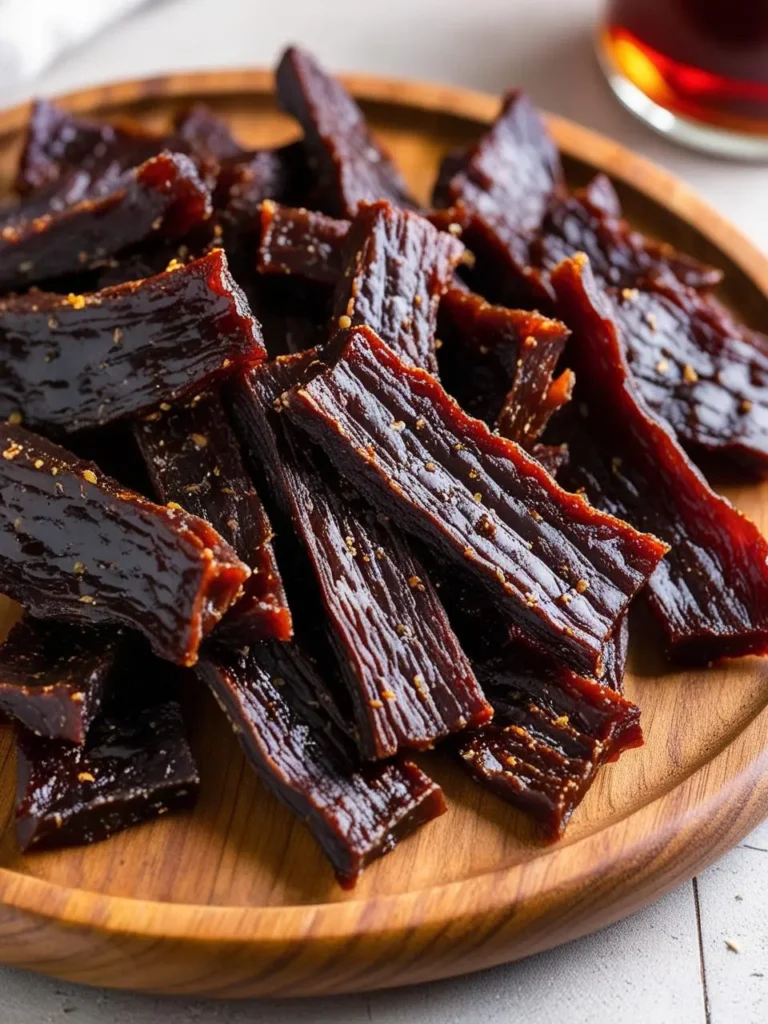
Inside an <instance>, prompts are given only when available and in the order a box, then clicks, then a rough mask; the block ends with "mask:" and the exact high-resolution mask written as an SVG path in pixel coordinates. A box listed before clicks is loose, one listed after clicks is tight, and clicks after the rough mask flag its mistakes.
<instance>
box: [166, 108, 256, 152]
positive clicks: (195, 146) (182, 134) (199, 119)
mask: <svg viewBox="0 0 768 1024" xmlns="http://www.w3.org/2000/svg"><path fill="white" fill-rule="evenodd" d="M173 124H174V130H175V131H174V138H178V139H182V140H183V141H184V142H186V143H187V144H188V145H189V148H190V150H191V152H192V153H194V154H195V155H196V156H197V157H199V158H201V159H203V160H208V161H217V162H220V161H224V160H227V159H232V158H234V157H239V156H241V155H242V154H243V152H244V149H243V147H242V146H241V145H240V143H239V142H238V141H237V139H236V138H235V137H234V135H233V134H232V129H231V128H230V127H229V125H228V124H227V122H226V121H225V120H224V119H223V118H221V117H218V116H217V115H216V114H214V112H213V111H212V110H211V109H210V107H206V106H205V104H203V103H196V104H194V105H193V106H191V107H187V108H186V109H184V110H181V111H180V112H179V113H178V114H177V115H176V117H175V118H174V121H173Z"/></svg>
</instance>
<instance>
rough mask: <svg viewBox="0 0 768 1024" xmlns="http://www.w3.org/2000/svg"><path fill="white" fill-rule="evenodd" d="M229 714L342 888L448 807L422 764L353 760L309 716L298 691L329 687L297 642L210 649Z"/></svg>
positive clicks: (206, 672)
mask: <svg viewBox="0 0 768 1024" xmlns="http://www.w3.org/2000/svg"><path fill="white" fill-rule="evenodd" d="M197 672H198V674H199V675H200V676H201V678H202V679H203V680H204V681H205V682H206V683H207V684H208V686H209V687H210V688H211V690H212V691H213V694H214V696H215V697H216V698H217V700H218V701H219V703H220V704H221V706H222V708H223V710H224V713H225V714H226V715H227V717H228V718H229V719H230V721H231V722H232V725H233V727H234V728H235V730H236V732H237V737H238V739H239V741H240V744H241V746H242V747H243V750H244V751H245V754H246V757H247V758H248V761H249V763H250V764H251V765H252V766H253V768H254V769H255V770H256V772H257V773H258V775H259V777H260V778H261V779H262V780H263V781H264V783H265V784H266V785H267V787H268V788H269V789H270V790H271V791H272V793H274V795H275V796H276V797H277V798H278V800H280V801H281V802H282V803H284V804H285V805H286V806H287V807H288V808H289V809H290V810H291V811H293V813H294V814H296V815H297V816H298V817H299V818H300V819H301V820H302V821H303V822H304V823H305V824H306V825H307V827H308V828H309V830H310V831H311V833H312V835H313V836H314V837H315V839H316V840H317V842H318V843H319V845H320V846H321V848H322V850H323V853H324V854H325V855H326V857H327V858H328V860H329V861H330V863H331V866H332V867H333V870H334V872H335V874H336V877H337V879H338V881H339V883H340V884H341V885H342V886H344V887H345V888H351V887H352V886H354V885H355V883H356V881H357V879H358V878H359V876H360V873H361V872H362V870H363V868H364V867H365V866H366V865H367V864H369V863H370V862H371V861H373V860H375V859H376V858H377V857H380V856H382V855H383V854H385V853H389V851H390V850H392V849H393V848H394V847H395V846H396V845H397V843H398V842H399V841H400V840H401V839H403V838H404V837H405V836H407V835H409V834H410V833H411V832H413V831H415V830H416V829H417V828H419V826H421V825H423V824H425V823H426V822H427V821H430V820H431V819H432V818H436V817H438V816H439V815H440V814H442V813H443V811H444V810H445V809H446V807H445V800H444V798H443V793H442V790H441V789H440V787H439V786H438V785H437V783H436V782H433V781H432V780H431V779H430V778H429V777H428V776H427V775H425V774H424V773H423V772H422V771H421V769H419V768H418V767H417V766H416V765H415V764H413V763H411V762H410V761H407V760H404V759H402V758H397V759H395V760H394V761H391V762H387V763H382V764H365V765H360V764H359V763H356V761H355V759H354V757H353V756H351V754H350V751H349V746H348V744H347V743H346V742H345V741H344V737H343V736H340V735H337V734H335V733H334V732H333V731H330V732H329V730H328V728H327V725H328V723H326V727H319V725H318V723H317V722H315V721H314V720H313V718H312V717H309V716H308V715H307V711H306V708H307V704H306V700H304V699H302V697H301V691H302V690H307V689H309V690H310V692H311V691H314V690H315V689H316V688H317V687H318V686H322V683H321V682H320V680H318V679H316V678H313V677H314V676H315V674H316V673H315V668H314V666H313V665H312V663H311V662H309V661H308V660H307V659H306V658H305V657H304V656H303V655H302V654H301V652H300V651H299V650H298V649H297V648H296V647H295V645H293V644H274V643H265V644H254V645H253V646H252V647H251V648H250V650H248V651H247V652H243V651H239V652H238V651H221V652H219V651H218V650H217V651H216V653H215V654H214V653H211V654H209V655H208V656H206V657H205V658H204V659H203V660H202V661H201V662H200V665H199V667H198V669H197Z"/></svg>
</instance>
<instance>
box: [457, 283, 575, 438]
mask: <svg viewBox="0 0 768 1024" xmlns="http://www.w3.org/2000/svg"><path fill="white" fill-rule="evenodd" d="M569 334H570V331H569V330H568V328H567V327H566V326H565V324H563V323H560V321H558V320H550V319H549V318H548V317H545V316H542V315H541V314H540V313H536V312H533V313H529V312H526V311H524V310H519V309H508V308H507V307H505V306H493V305H491V304H490V303H489V302H486V301H485V300H484V299H483V298H481V296H479V295H475V294H474V293H473V292H463V291H460V290H458V289H456V288H454V289H451V290H450V291H448V292H447V294H446V295H445V298H444V299H443V302H442V304H441V309H440V335H441V337H442V339H443V341H444V347H443V348H442V349H441V352H440V365H441V369H442V371H443V374H445V375H447V376H446V377H445V386H446V388H447V390H448V391H450V392H451V393H452V394H453V395H455V396H456V398H458V400H459V402H460V403H461V405H462V406H463V407H464V408H465V409H466V410H467V411H468V412H470V413H472V414H473V415H475V416H478V417H479V418H480V419H483V420H485V421H486V422H487V423H489V424H490V425H493V426H496V427H498V429H499V432H500V433H501V434H503V436H504V437H508V438H509V439H510V440H512V441H517V442H518V444H521V445H522V446H523V447H524V448H529V447H530V445H531V444H533V443H534V442H535V441H536V440H537V439H538V438H539V437H540V436H541V434H542V432H543V431H544V428H545V426H546V425H547V422H548V421H549V418H550V416H551V415H552V414H553V413H554V412H556V411H557V409H559V408H560V407H561V406H562V405H563V404H564V403H565V402H567V401H568V400H569V399H570V396H571V390H572V388H573V374H572V372H571V371H570V370H564V371H563V373H562V374H561V375H560V376H559V377H557V378H556V379H555V380H553V379H552V378H553V373H554V370H555V367H556V366H557V363H558V361H559V359H560V357H561V355H562V354H563V349H564V347H565V343H566V341H567V340H568V336H569Z"/></svg>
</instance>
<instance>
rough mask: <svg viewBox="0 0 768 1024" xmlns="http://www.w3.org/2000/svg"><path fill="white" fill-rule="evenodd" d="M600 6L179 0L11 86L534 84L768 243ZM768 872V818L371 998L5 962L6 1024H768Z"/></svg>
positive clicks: (736, 185) (47, 89)
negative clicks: (614, 93) (95, 987)
mask: <svg viewBox="0 0 768 1024" xmlns="http://www.w3.org/2000/svg"><path fill="white" fill-rule="evenodd" d="M35 2H36V0H29V3H30V5H31V6H34V5H35ZM94 2H96V0H94ZM599 6H600V4H599V3H597V2H595V0H470V2H467V0H386V2H383V3H369V2H366V0H278V2H274V0H273V2H269V3H264V2H257V0H165V2H160V3H158V4H156V5H155V6H152V7H149V8H147V9H143V10H142V11H140V12H139V13H138V14H137V15H135V16H134V17H133V18H131V19H130V20H129V21H127V22H123V23H121V24H119V25H116V26H112V27H111V28H109V29H107V30H106V31H105V32H103V33H102V34H101V35H100V36H98V37H97V38H96V39H94V40H92V41H91V42H89V43H88V44H87V45H84V46H82V47H80V48H79V49H78V50H77V51H74V52H71V53H70V54H69V55H67V56H66V57H64V58H62V59H61V60H59V62H58V63H57V64H56V65H55V66H54V67H53V68H51V69H50V70H49V71H48V73H47V74H45V76H44V77H42V78H41V79H40V80H39V81H37V82H35V83H32V84H31V85H29V84H28V85H26V86H23V87H18V88H14V89H8V88H7V87H6V88H5V90H4V89H3V83H0V100H2V103H3V104H8V103H11V102H15V101H16V100H20V99H23V98H25V97H26V96H27V95H30V94H31V93H45V94H53V93H55V92H59V91H63V90H69V89H73V88H76V87H79V86H81V85H87V84H90V83H96V82H101V81H105V80H108V79H115V78H124V77H134V76H138V75H151V74H154V73H161V72H164V71H168V70H170V69H182V68H183V69H194V68H202V67H224V66H226V65H229V66H241V67H245V66H248V65H264V64H271V63H272V62H273V61H274V58H275V56H276V54H277V53H278V51H279V49H280V48H281V47H282V46H283V45H284V44H285V43H286V42H287V41H298V42H301V43H304V44H306V45H308V46H310V47H312V48H313V49H314V50H315V51H316V53H317V54H318V56H319V57H320V58H321V59H322V60H323V61H324V62H326V63H327V64H328V65H329V66H330V67H332V68H336V69H339V70H341V69H347V70H366V71H374V72H381V73H384V74H390V75H401V76H403V77H412V78H423V79H435V80H440V81H445V82H452V83H456V84H460V85H467V86H472V87H474V88H479V89H486V90H489V91H496V92H498V91H500V90H501V89H503V88H504V87H505V86H508V85H513V84H517V85H522V86H524V87H525V88H527V89H528V90H529V91H530V92H531V94H532V95H533V97H534V99H535V100H536V101H537V102H538V103H539V104H540V105H542V106H544V107H546V108H548V109H549V110H553V111H556V112H557V113H560V114H563V115H565V116H568V117H571V118H573V119H574V120H576V121H580V122H581V123H583V124H586V125H589V126H590V127H592V128H596V129H598V130H599V131H602V132H605V133H606V134H608V135H611V136H613V137H614V138H617V139H619V140H620V141H622V142H623V143H625V144H626V145H629V146H631V147H633V148H635V149H637V150H639V151H640V152H642V153H644V154H645V155H647V156H649V157H651V158H652V159H654V160H657V161H658V162H659V163H661V164H664V165H665V166H667V167H669V168H671V169H672V170H673V171H675V172H676V173H677V174H679V175H680V176H681V177H682V178H684V179H685V180H686V181H688V182H689V183H690V184H691V185H693V186H694V187H695V188H697V189H698V190H699V191H700V192H701V193H702V194H703V195H704V196H705V197H706V198H707V199H709V200H710V202H712V203H713V204H714V205H715V206H716V207H718V208H719V209H720V210H722V212H723V213H725V214H726V215H727V216H729V217H730V218H731V219H732V220H733V221H735V223H736V224H738V225H739V227H741V228H742V229H743V230H744V231H745V232H746V233H747V234H748V235H750V236H751V237H752V238H753V239H754V240H755V241H756V242H757V243H758V244H759V245H761V246H762V247H763V249H768V187H766V169H765V168H764V167H755V166H749V165H740V164H735V163H727V162H724V161H719V160H716V159H713V158H709V157H705V156H700V155H697V154H694V153H689V152H686V151H683V150H681V149H677V148H675V147H674V146H672V145H670V144H669V143H667V142H665V141H664V140H663V139H660V138H658V137H656V136H654V135H652V134H651V133H650V132H648V131H647V130H646V129H645V128H644V127H643V126H642V125H640V124H637V123H635V122H634V121H632V120H631V119H630V117H629V115H627V114H625V113H624V112H623V111H622V110H620V109H619V107H618V106H617V105H616V103H615V102H614V101H613V100H612V99H611V97H610V96H609V95H608V91H607V89H606V87H605V85H604V83H603V82H602V80H601V78H600V75H599V73H598V71H597V69H596V67H595V64H594V59H593V57H592V52H591V47H590V34H591V31H592V28H593V25H594V22H595V18H596V16H597V9H598V8H599ZM1 27H2V26H0V28H1ZM767 881H768V824H766V825H763V827H762V828H761V829H758V830H757V832H755V833H754V834H753V835H752V836H751V837H749V838H748V839H747V840H746V841H745V842H744V843H743V844H742V845H741V846H739V847H738V848H737V849H736V850H734V851H733V852H732V853H730V854H729V855H728V856H726V857H724V858H723V859H722V860H721V861H720V862H719V863H717V864H715V865H713V866H712V867H711V868H709V869H708V870H707V871H705V872H704V873H703V874H701V875H700V876H699V877H698V878H697V879H696V880H694V881H693V882H689V883H688V884H687V885H684V886H682V887H681V888H680V889H678V890H677V891H676V892H674V893H672V894H670V895H669V896H667V897H665V898H664V899H662V900H660V901H659V902H658V903H657V904H655V905H654V906H652V907H649V908H648V909H647V910H645V911H643V912H641V913H639V914H636V915H635V916H634V917H632V918H629V919H628V920H626V921H623V922H621V923H620V924H617V925H614V926H612V927H611V928H607V929H605V930H604V931H602V932H598V933H597V934H595V935H593V936H590V937H588V938H586V939H582V940H581V941H579V942H575V943H572V944H570V945H569V946H565V947H563V948H561V949H558V950H555V951H553V952H552V953H549V954H544V955H542V956H539V957H536V958H534V959H532V960H528V961H524V962H522V963H518V964H512V965H510V966H507V967H499V968H496V969H494V970H492V971H487V972H485V973H483V974H477V975H473V976H469V977H465V978H459V979H456V980H453V981H446V982H439V983H435V984H432V985H423V986H421V987H419V988H417V989H405V990H400V991H394V992H383V993H375V994H373V995H370V996H350V997H344V998H340V999H322V1000H312V1001H311V1002H283V1003H277V1002H271V1001H270V1002H249V1003H212V1002H205V1001H199V1000H196V1001H190V1000H184V999H155V998H150V997H143V996H134V995H130V994H123V993H112V992H98V991H92V990H88V989H83V988H78V987H76V986H72V985H64V984H60V983H57V982H54V981H49V980H47V979H43V978H37V977H34V976H31V975H27V974H24V973H22V972H18V971H9V970H4V969H1V968H0V1024H63V1022H65V1021H66V1022H67V1024H96V1022H102V1021H117V1022H120V1024H123V1022H124V1024H156V1022H157V1021H160V1020H162V1021H163V1022H164V1024H182V1022H183V1024H188V1022H189V1024H288V1022H306V1024H310V1022H311V1024H326V1022H327V1024H332V1022H333V1024H351V1022H355V1024H356V1022H358V1021H360V1022H366V1021H373V1022H375V1024H406V1022H407V1024H459V1022H461V1024H465V1022H473V1024H474V1022H483V1024H502V1022H505V1024H507V1022H512V1021H515V1022H517V1021H519V1022H525V1024H582V1022H586V1021H588V1022H590V1024H602V1022H603V1021H605V1022H609V1021H610V1022H614V1024H765V1022H766V1021H768V885H767V884H766V882H767ZM726 942H731V943H733V944H735V945H736V946H737V947H738V952H733V951H732V950H730V949H729V948H728V946H727V945H726Z"/></svg>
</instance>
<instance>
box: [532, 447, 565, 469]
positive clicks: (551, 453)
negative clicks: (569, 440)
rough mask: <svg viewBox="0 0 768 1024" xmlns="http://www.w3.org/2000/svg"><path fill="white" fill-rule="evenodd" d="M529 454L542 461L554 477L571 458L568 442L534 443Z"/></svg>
mask: <svg viewBox="0 0 768 1024" xmlns="http://www.w3.org/2000/svg"><path fill="white" fill-rule="evenodd" d="M528 454H529V455H531V456H532V457H533V458H534V459H536V461H537V462H540V463H541V464H542V466H543V467H544V469H546V471H547V472H548V473H551V474H552V476H554V477H556V476H557V474H558V473H560V472H561V471H562V470H563V469H564V468H565V467H566V466H567V465H568V460H569V459H570V452H569V450H568V445H567V444H539V443H536V444H532V445H531V447H530V448H529V449H528Z"/></svg>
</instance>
